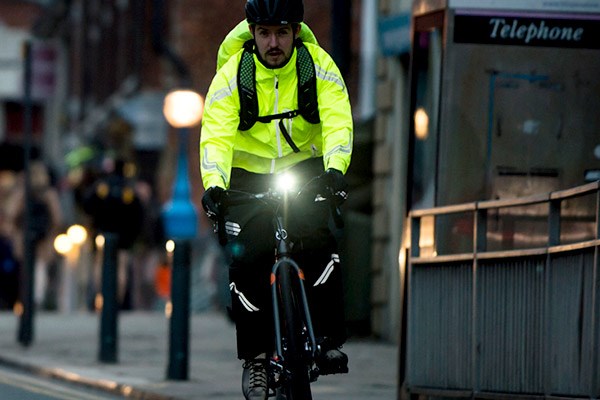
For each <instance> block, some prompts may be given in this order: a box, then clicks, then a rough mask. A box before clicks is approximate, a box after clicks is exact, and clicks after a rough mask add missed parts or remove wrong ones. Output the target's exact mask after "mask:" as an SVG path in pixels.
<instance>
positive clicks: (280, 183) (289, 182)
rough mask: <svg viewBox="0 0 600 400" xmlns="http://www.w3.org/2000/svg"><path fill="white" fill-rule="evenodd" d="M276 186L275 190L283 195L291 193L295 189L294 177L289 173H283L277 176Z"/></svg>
mask: <svg viewBox="0 0 600 400" xmlns="http://www.w3.org/2000/svg"><path fill="white" fill-rule="evenodd" d="M276 186H277V190H279V191H281V192H284V193H286V192H289V191H292V190H294V189H296V177H295V176H294V175H293V174H291V173H289V172H283V173H281V174H279V175H277V178H276Z"/></svg>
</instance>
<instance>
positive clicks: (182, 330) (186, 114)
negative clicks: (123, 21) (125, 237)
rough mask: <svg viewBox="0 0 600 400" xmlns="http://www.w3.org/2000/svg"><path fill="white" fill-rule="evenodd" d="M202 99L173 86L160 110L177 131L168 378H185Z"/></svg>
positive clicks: (168, 227)
mask: <svg viewBox="0 0 600 400" xmlns="http://www.w3.org/2000/svg"><path fill="white" fill-rule="evenodd" d="M203 108H204V100H203V98H202V96H200V95H199V94H198V93H196V92H194V91H192V90H174V91H171V92H170V93H168V94H167V96H166V97H165V102H164V107H163V113H164V115H165V118H166V119H167V122H169V124H170V125H171V126H172V127H173V128H175V129H177V131H178V134H179V153H178V160H177V174H176V176H175V183H174V185H173V194H172V196H171V200H170V201H169V202H167V204H166V205H165V207H164V209H163V221H164V226H165V234H166V236H167V237H168V238H169V239H172V240H173V242H174V244H175V247H174V249H173V267H172V273H171V274H172V275H171V304H172V312H171V318H170V334H169V363H168V367H167V379H176V380H187V378H188V352H189V345H188V343H189V307H190V305H189V299H190V283H189V281H190V267H191V266H190V261H191V257H190V251H191V244H190V241H191V240H192V239H194V238H195V237H196V233H197V213H196V208H195V207H194V204H193V203H192V201H191V195H190V193H191V190H190V182H189V177H188V156H187V146H186V144H187V142H188V140H187V139H188V135H189V129H190V128H191V127H193V126H196V125H197V124H198V123H199V122H200V119H201V118H202V110H203Z"/></svg>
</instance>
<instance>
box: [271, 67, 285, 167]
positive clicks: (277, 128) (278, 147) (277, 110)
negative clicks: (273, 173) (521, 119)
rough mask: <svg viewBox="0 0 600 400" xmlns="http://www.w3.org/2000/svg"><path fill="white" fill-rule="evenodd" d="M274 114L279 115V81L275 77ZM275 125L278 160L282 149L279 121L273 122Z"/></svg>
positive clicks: (281, 155)
mask: <svg viewBox="0 0 600 400" xmlns="http://www.w3.org/2000/svg"><path fill="white" fill-rule="evenodd" d="M274 84H275V114H277V113H279V79H278V78H277V75H275V82H274ZM273 122H274V123H275V132H276V136H277V154H278V155H279V158H281V157H283V149H282V148H281V132H280V131H279V121H275V120H273Z"/></svg>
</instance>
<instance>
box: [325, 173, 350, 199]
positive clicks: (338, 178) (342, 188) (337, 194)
mask: <svg viewBox="0 0 600 400" xmlns="http://www.w3.org/2000/svg"><path fill="white" fill-rule="evenodd" d="M325 184H326V185H327V187H328V188H329V191H330V192H331V195H332V196H333V201H334V202H335V203H336V205H338V206H339V205H340V204H342V203H343V202H344V201H346V199H347V198H348V183H346V179H345V178H344V174H342V172H341V171H338V170H337V169H335V168H329V169H327V171H325Z"/></svg>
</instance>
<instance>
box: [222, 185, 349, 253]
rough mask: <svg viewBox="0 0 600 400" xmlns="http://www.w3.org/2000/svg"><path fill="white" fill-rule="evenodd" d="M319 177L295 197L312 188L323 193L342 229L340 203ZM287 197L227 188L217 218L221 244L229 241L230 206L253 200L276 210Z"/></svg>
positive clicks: (276, 193) (336, 223)
mask: <svg viewBox="0 0 600 400" xmlns="http://www.w3.org/2000/svg"><path fill="white" fill-rule="evenodd" d="M319 179H320V177H315V178H313V179H311V180H310V181H308V182H307V183H306V184H305V185H304V186H303V187H302V188H301V189H300V190H299V191H298V192H296V193H295V197H298V196H300V194H302V193H303V192H305V191H307V190H312V191H313V192H314V195H315V196H318V195H321V196H322V197H323V198H324V199H326V200H327V201H328V202H329V206H330V210H331V215H332V217H333V222H334V224H335V226H336V227H337V228H338V229H341V228H343V227H344V220H343V218H342V211H341V210H340V207H339V205H338V204H337V203H336V202H335V201H334V200H333V198H334V195H333V194H331V190H330V189H329V187H328V186H326V185H324V184H323V183H322V182H320V181H319ZM319 189H324V191H325V193H326V195H323V194H322V193H320V190H319ZM285 197H286V193H282V192H277V191H272V190H269V191H267V192H261V193H250V192H244V191H239V190H226V191H225V192H224V193H223V196H222V198H221V203H220V207H221V212H220V213H219V215H218V218H217V226H216V230H217V235H218V238H219V243H220V244H221V245H224V244H225V243H227V233H226V229H225V217H224V214H225V211H226V210H227V208H228V207H230V206H235V205H243V204H249V203H251V202H253V201H260V202H263V203H264V204H266V205H270V206H272V207H273V209H274V210H276V209H277V208H278V207H279V206H280V205H281V204H282V203H283V202H284V201H285V200H284V199H285ZM275 212H276V211H275Z"/></svg>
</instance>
